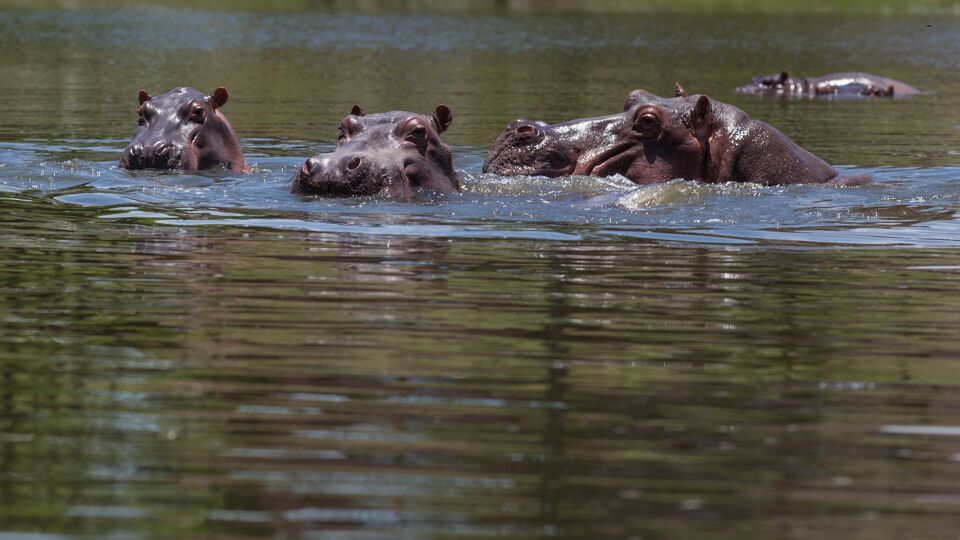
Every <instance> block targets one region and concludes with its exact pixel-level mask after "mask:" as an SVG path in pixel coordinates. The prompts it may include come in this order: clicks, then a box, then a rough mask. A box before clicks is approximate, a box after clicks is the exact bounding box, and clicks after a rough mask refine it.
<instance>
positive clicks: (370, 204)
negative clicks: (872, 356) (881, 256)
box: [0, 141, 960, 246]
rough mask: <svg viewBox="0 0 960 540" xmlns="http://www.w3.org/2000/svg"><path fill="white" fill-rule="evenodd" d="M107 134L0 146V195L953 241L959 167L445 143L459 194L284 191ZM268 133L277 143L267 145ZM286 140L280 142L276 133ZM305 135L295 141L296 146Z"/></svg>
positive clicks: (957, 229)
mask: <svg viewBox="0 0 960 540" xmlns="http://www.w3.org/2000/svg"><path fill="white" fill-rule="evenodd" d="M121 144H122V143H121V142H120V141H42V142H16V143H12V142H6V143H0V151H2V153H0V192H6V193H8V194H17V195H18V197H21V198H23V197H27V198H31V199H35V200H43V201H54V202H56V203H58V204H69V205H74V206H80V207H85V208H89V209H91V211H92V212H94V213H95V214H96V216H97V217H98V218H99V219H103V220H114V221H124V220H130V219H136V220H138V221H139V222H143V221H148V222H152V223H153V224H155V225H158V226H164V225H176V226H179V227H194V226H210V225H218V226H238V227H260V228H271V229H291V230H302V231H318V232H328V233H337V234H361V235H363V234H372V235H410V236H448V237H479V238H503V237H525V238H540V239H543V240H579V239H584V238H607V237H609V238H625V237H629V238H641V239H647V240H651V241H655V242H692V243H703V244H735V245H742V244H758V243H762V244H770V243H775V244H789V245H839V246H845V245H851V246H864V245H869V246H876V245H907V246H944V245H949V246H956V245H960V221H958V220H957V213H958V211H960V192H958V190H956V189H954V186H955V184H956V181H957V180H958V179H960V168H958V167H942V168H933V169H903V168H901V169H883V168H881V169H853V168H845V169H843V172H844V173H845V174H857V173H865V174H870V175H872V176H873V177H874V178H875V179H876V180H877V181H876V183H874V184H872V185H867V186H859V187H834V186H824V185H799V186H759V185H756V184H736V183H730V184H721V185H707V184H698V183H696V182H690V181H683V180H675V181H672V182H668V183H664V184H655V185H647V186H637V185H636V184H634V183H632V182H630V181H629V180H627V179H625V178H623V177H610V178H590V177H570V178H538V177H532V178H531V177H500V176H496V175H490V174H483V173H480V172H479V171H478V169H479V168H480V165H479V164H480V163H481V161H482V156H483V150H482V149H477V148H474V149H459V153H461V154H462V155H461V156H460V157H459V158H458V162H457V166H458V168H459V174H460V176H461V180H462V183H463V192H462V193H460V194H454V195H447V196H435V195H425V196H422V197H420V198H419V199H418V200H415V201H412V202H399V201H393V200H383V199H378V198H375V197H359V198H349V199H318V198H313V197H302V196H298V195H293V194H290V193H289V190H288V188H289V183H290V178H291V177H292V175H293V173H294V171H296V170H297V168H298V167H299V166H300V164H301V162H302V159H303V158H302V157H278V156H273V155H269V154H268V153H266V152H263V150H265V149H271V148H272V147H271V145H270V143H269V142H268V141H258V146H257V150H259V151H258V152H253V153H251V154H250V155H249V156H248V157H249V159H250V161H251V162H252V163H253V164H254V167H253V171H252V172H251V173H250V174H246V175H240V174H234V173H224V172H219V173H212V174H183V173H164V172H130V171H125V170H121V169H119V168H118V167H117V166H116V161H115V156H116V154H117V153H118V150H117V147H119V146H120V145H121ZM278 144H279V143H278ZM284 144H286V145H287V146H289V144H290V143H284ZM307 146H308V145H306V144H304V145H300V147H301V148H303V147H307Z"/></svg>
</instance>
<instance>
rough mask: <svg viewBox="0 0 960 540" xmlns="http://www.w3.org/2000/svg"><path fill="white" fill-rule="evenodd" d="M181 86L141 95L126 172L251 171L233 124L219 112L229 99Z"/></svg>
mask: <svg viewBox="0 0 960 540" xmlns="http://www.w3.org/2000/svg"><path fill="white" fill-rule="evenodd" d="M228 96H229V95H228V93H227V89H226V88H223V87H220V88H217V89H216V90H214V91H213V93H211V94H210V95H204V94H203V93H202V92H200V91H199V90H196V89H194V88H187V87H179V88H174V89H173V90H170V91H169V92H167V93H165V94H161V95H159V96H155V97H154V96H151V95H150V94H148V93H147V92H146V91H145V90H141V91H140V95H139V101H140V107H139V108H138V109H137V114H138V116H139V120H138V126H137V129H136V131H135V132H134V134H133V140H131V141H130V144H129V145H128V146H127V148H126V149H125V150H124V151H123V154H122V156H121V157H120V166H121V167H123V168H124V169H167V170H182V171H198V170H208V169H216V168H224V169H228V170H231V171H236V172H246V171H247V170H248V167H247V162H246V160H245V159H244V157H243V151H242V150H241V149H240V142H239V141H238V140H237V135H236V133H234V131H233V126H231V125H230V121H229V120H227V117H226V116H224V114H223V113H222V112H221V111H220V107H222V106H223V105H224V104H225V103H226V102H227V98H228Z"/></svg>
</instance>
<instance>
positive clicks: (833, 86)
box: [736, 71, 920, 97]
mask: <svg viewBox="0 0 960 540" xmlns="http://www.w3.org/2000/svg"><path fill="white" fill-rule="evenodd" d="M736 91H737V92H738V93H740V94H777V95H785V96H798V97H802V96H811V97H815V96H845V97H853V96H866V97H875V96H876V97H903V96H913V95H916V94H919V93H920V91H919V90H917V89H916V88H914V87H912V86H910V85H909V84H907V83H903V82H900V81H896V80H894V79H888V78H886V77H880V76H877V75H871V74H869V73H861V72H858V71H850V72H844V73H831V74H829V75H824V76H822V77H807V78H805V79H794V78H792V77H790V74H788V73H787V72H786V71H782V72H780V73H774V74H773V75H761V76H759V77H754V78H753V80H752V81H750V84H747V85H744V86H741V87H739V88H737V89H736Z"/></svg>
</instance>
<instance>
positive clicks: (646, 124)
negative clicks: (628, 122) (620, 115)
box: [633, 112, 660, 133]
mask: <svg viewBox="0 0 960 540" xmlns="http://www.w3.org/2000/svg"><path fill="white" fill-rule="evenodd" d="M659 127H660V120H658V119H657V115H655V114H653V113H650V112H647V113H643V114H641V115H640V116H639V117H637V119H636V121H634V123H633V129H634V130H635V131H639V132H641V133H649V132H651V131H655V130H657V129H659Z"/></svg>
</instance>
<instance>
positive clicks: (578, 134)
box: [483, 85, 867, 184]
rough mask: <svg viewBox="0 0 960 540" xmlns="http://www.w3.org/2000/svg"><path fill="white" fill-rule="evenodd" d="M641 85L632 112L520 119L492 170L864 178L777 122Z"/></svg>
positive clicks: (503, 140) (789, 179) (491, 159)
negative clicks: (844, 171)
mask: <svg viewBox="0 0 960 540" xmlns="http://www.w3.org/2000/svg"><path fill="white" fill-rule="evenodd" d="M675 94H676V95H675V97H672V98H662V97H659V96H656V95H654V94H652V93H650V92H647V91H645V90H634V91H633V92H631V93H630V94H629V95H628V96H627V99H626V102H625V104H624V112H623V113H620V114H615V115H608V116H598V117H594V118H585V119H580V120H572V121H569V122H563V123H560V124H546V123H543V122H535V121H528V120H518V121H516V122H513V123H511V124H510V125H508V126H507V128H506V129H504V130H503V132H501V133H500V135H499V136H498V137H497V139H496V141H495V142H494V144H493V147H492V148H491V149H490V151H489V153H488V155H487V158H486V160H485V161H484V167H483V170H484V172H491V173H495V174H501V175H539V176H550V177H556V176H566V175H588V176H611V175H615V174H621V175H623V176H625V177H626V178H628V179H630V180H632V181H634V182H636V183H638V184H650V183H657V182H666V181H669V180H673V179H677V178H683V179H687V180H699V181H701V182H709V183H717V182H755V183H759V184H799V183H812V182H837V183H844V184H852V183H863V182H865V181H867V179H866V178H865V177H856V178H854V179H839V178H838V176H837V172H836V171H835V170H834V169H833V168H832V167H830V166H829V165H827V164H826V163H825V162H824V161H823V160H821V159H820V158H818V157H817V156H815V155H813V154H811V153H810V152H808V151H806V150H804V149H803V148H801V147H800V146H798V145H797V144H796V143H794V142H793V141H792V140H790V138H789V137H787V136H786V135H784V134H783V133H780V131H778V130H777V129H776V128H774V127H772V126H770V125H768V124H766V123H764V122H761V121H759V120H753V119H751V118H750V117H749V116H748V115H747V114H746V113H744V112H743V111H742V110H740V109H739V108H737V107H734V106H733V105H729V104H726V103H722V102H720V101H716V100H713V99H710V98H709V97H707V96H703V95H694V96H688V95H687V93H686V91H684V90H683V88H682V87H680V85H677V88H676V93H675Z"/></svg>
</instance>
